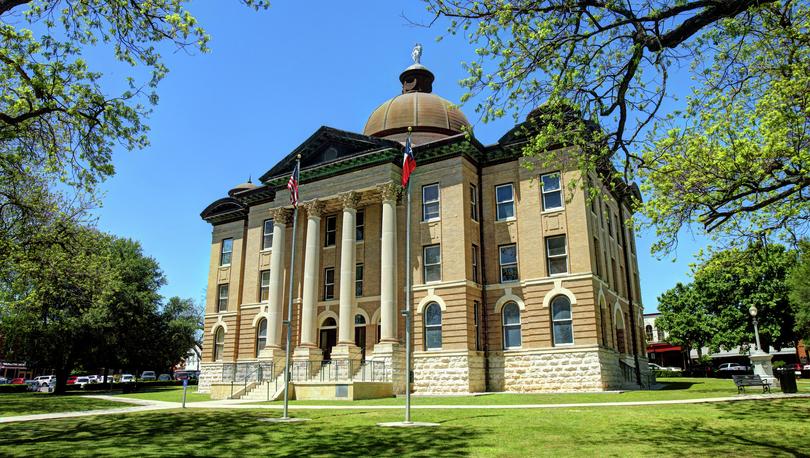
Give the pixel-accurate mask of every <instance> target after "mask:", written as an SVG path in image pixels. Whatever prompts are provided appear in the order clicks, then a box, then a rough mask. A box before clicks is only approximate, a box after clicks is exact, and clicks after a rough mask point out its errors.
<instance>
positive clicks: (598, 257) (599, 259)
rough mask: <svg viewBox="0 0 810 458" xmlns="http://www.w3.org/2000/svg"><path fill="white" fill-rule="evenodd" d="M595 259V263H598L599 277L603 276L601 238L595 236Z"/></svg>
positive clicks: (597, 271)
mask: <svg viewBox="0 0 810 458" xmlns="http://www.w3.org/2000/svg"><path fill="white" fill-rule="evenodd" d="M593 260H594V264H595V265H596V269H594V271H595V272H596V276H597V277H600V278H601V277H602V248H601V247H600V246H599V238H598V237H596V236H594V238H593Z"/></svg>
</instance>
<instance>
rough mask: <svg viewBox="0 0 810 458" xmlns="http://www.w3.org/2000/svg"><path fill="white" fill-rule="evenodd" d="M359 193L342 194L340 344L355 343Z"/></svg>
mask: <svg viewBox="0 0 810 458" xmlns="http://www.w3.org/2000/svg"><path fill="white" fill-rule="evenodd" d="M359 197H360V196H359V195H358V194H357V193H355V192H347V193H344V194H341V195H340V200H341V201H342V203H343V226H342V234H341V240H340V312H339V315H340V316H339V318H340V323H339V324H338V345H354V309H355V300H356V299H355V297H354V276H355V250H356V248H355V242H356V240H355V237H356V236H355V231H356V225H355V216H356V213H357V203H358V200H359Z"/></svg>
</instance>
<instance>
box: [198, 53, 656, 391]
mask: <svg viewBox="0 0 810 458" xmlns="http://www.w3.org/2000/svg"><path fill="white" fill-rule="evenodd" d="M399 79H400V82H401V83H402V91H401V94H399V95H396V96H395V97H393V98H391V99H389V100H387V101H385V102H384V103H382V104H381V105H380V106H379V107H377V108H376V109H374V110H373V111H372V112H371V115H370V117H369V118H368V121H367V123H366V125H365V127H364V128H363V130H362V133H354V132H347V131H342V130H338V129H334V128H330V127H321V128H319V129H317V130H316V131H315V133H313V134H312V136H310V137H309V138H308V139H306V140H305V141H304V142H303V143H302V144H301V145H300V146H298V147H297V148H296V149H295V150H293V151H292V152H290V154H288V155H287V156H286V157H285V158H284V159H282V160H281V161H280V162H279V163H277V164H275V165H274V166H273V167H272V168H271V169H270V170H269V171H267V172H266V173H265V174H264V175H262V176H261V178H260V183H257V184H253V183H250V182H248V183H244V184H241V185H238V186H236V187H234V188H233V189H231V190H230V191H229V192H228V193H227V196H226V197H223V198H221V199H219V200H217V201H215V202H213V203H212V204H210V205H209V206H208V207H207V208H206V209H205V210H204V211H203V212H202V214H201V216H202V218H203V219H204V220H205V221H207V222H208V223H210V224H211V225H212V229H213V231H212V239H211V265H210V271H209V277H208V295H207V304H206V313H205V332H204V344H203V355H202V361H203V362H202V372H203V374H202V376H201V390H202V391H205V390H207V389H210V387H211V385H212V384H214V385H216V384H217V383H218V382H221V381H226V380H233V377H238V375H234V374H236V372H237V368H238V367H243V368H250V367H252V366H251V364H259V363H264V364H265V366H264V367H268V365H271V366H272V367H274V368H275V369H274V372H273V374H274V376H275V374H279V373H281V372H282V371H281V370H280V368H281V367H283V360H284V347H285V333H286V328H285V327H284V321H285V320H286V316H287V304H288V301H289V299H290V297H289V295H290V294H292V301H291V303H292V308H293V319H292V323H291V325H292V349H291V350H292V351H293V367H294V368H295V375H294V379H295V380H296V381H297V382H300V383H302V384H304V383H306V382H307V381H312V380H315V381H319V380H320V381H323V380H332V378H331V377H332V376H331V375H328V374H335V375H336V378H341V376H342V378H343V379H344V380H346V381H349V382H351V381H352V380H353V379H356V375H357V374H359V371H360V370H361V369H362V370H363V371H365V370H366V369H367V368H368V367H369V364H371V363H375V364H376V370H377V376H375V377H376V378H375V380H383V381H384V382H388V383H391V384H392V388H391V389H392V390H393V391H394V392H402V390H403V389H404V379H405V374H404V364H405V356H406V355H405V348H404V338H405V320H404V318H403V316H402V314H401V312H402V311H403V310H404V309H405V294H406V291H405V269H406V268H407V267H406V266H405V250H406V249H408V247H406V244H405V223H406V214H405V213H406V206H405V198H404V196H403V194H402V191H401V186H400V180H401V170H402V169H401V166H402V151H403V144H404V142H405V139H406V136H407V134H408V128H409V127H410V128H412V132H413V133H412V142H413V145H414V155H415V157H416V161H417V164H418V166H417V168H416V171H415V172H414V174H413V175H412V176H411V189H412V192H411V196H412V205H411V221H412V235H411V244H410V247H409V249H410V254H411V259H412V262H411V264H412V265H411V266H410V268H411V273H412V279H413V287H412V301H413V302H412V303H413V311H414V315H413V316H414V320H413V323H414V325H413V335H414V341H413V352H412V355H411V357H412V361H413V370H414V384H413V391H414V392H416V393H450V392H481V391H526V392H535V391H598V390H606V389H615V388H623V387H624V388H627V387H633V386H634V387H638V385H637V383H638V382H639V381H640V380H641V381H643V380H644V375H645V373H646V372H647V360H646V357H645V356H646V355H645V352H644V349H645V343H644V332H643V320H642V318H641V315H642V305H641V303H640V298H641V295H640V292H639V273H638V266H637V262H636V247H635V242H634V234H633V232H632V230H631V229H629V228H628V227H627V226H626V225H625V224H624V222H625V221H626V219H627V218H629V216H630V209H629V208H628V204H627V203H622V202H626V201H627V200H628V199H627V198H626V197H623V196H628V195H630V194H633V195H635V196H638V191H637V189H636V188H635V186H625V185H624V184H622V183H620V184H618V185H613V186H612V187H611V189H607V188H603V192H602V193H601V196H599V197H597V198H595V199H592V200H589V199H588V198H587V197H586V194H585V192H584V191H583V190H582V187H581V186H580V187H576V188H575V187H570V186H568V184H569V183H571V182H572V180H577V179H578V177H579V172H578V171H575V170H563V169H561V168H560V167H559V166H558V167H548V168H542V169H541V168H539V167H536V168H534V169H533V170H531V171H530V170H529V169H528V168H527V167H524V166H523V165H521V160H522V159H521V149H522V148H523V146H524V145H525V143H526V141H527V132H530V131H531V129H527V128H526V127H527V126H530V124H531V123H522V124H521V125H518V126H516V127H515V128H514V129H512V130H510V131H509V132H506V133H505V135H503V137H501V139H500V140H498V142H497V143H495V144H492V145H483V144H481V143H480V142H479V141H477V140H476V139H475V138H474V136H471V135H465V131H466V129H467V128H468V127H469V126H470V124H469V122H468V120H467V118H466V117H465V115H464V114H463V113H462V112H461V111H460V110H459V109H458V108H456V107H455V106H454V105H453V104H451V103H450V102H449V101H447V100H445V99H443V98H441V97H439V96H438V95H436V94H434V93H433V92H432V84H433V80H434V75H433V74H432V73H431V72H430V71H429V70H428V69H427V68H426V67H424V66H423V65H421V64H420V63H419V62H418V59H416V63H415V64H414V65H411V66H410V67H408V68H407V69H406V70H405V71H404V72H403V73H402V74H401V75H400V77H399ZM530 116H531V115H530ZM313 121H316V120H313ZM299 155H300V158H301V172H300V200H301V201H302V204H301V206H299V207H298V209H297V212H298V220H297V221H298V223H297V230H296V232H295V233H293V231H292V226H293V224H292V223H293V208H292V206H291V205H290V198H289V192H288V191H287V189H286V185H287V181H288V179H289V176H290V173H291V171H292V169H293V167H294V164H295V160H296V157H297V156H299ZM246 174H247V173H246ZM580 181H582V182H586V183H589V185H590V186H599V187H602V186H603V184H602V183H603V181H602V180H600V178H599V176H597V175H594V176H591V177H587V180H580ZM605 196H609V197H605ZM293 239H295V241H294V242H293ZM293 243H295V244H296V248H295V258H294V260H293V261H292V263H291V262H290V253H291V250H292V246H293ZM290 275H293V276H294V277H293V279H294V281H293V285H292V292H290V291H289V287H288V282H289V280H290ZM341 362H343V363H350V364H344V365H343V366H340V365H339V364H338V363H341ZM240 365H241V366H240ZM338 367H343V368H344V369H341V370H340V371H339V370H338V369H337V368H338ZM302 368H303V369H302ZM265 370H266V369H265ZM332 370H334V371H333V372H330V371H332ZM239 371H242V372H244V373H247V372H250V369H244V371H243V370H242V369H239ZM339 373H340V374H339ZM302 374H303V375H302ZM324 374H327V376H326V378H325V375H324ZM341 374H342V375H341ZM364 374H365V372H364ZM380 374H382V376H381V375H380ZM243 375H244V374H243ZM244 376H245V377H247V375H244ZM380 377H382V378H380Z"/></svg>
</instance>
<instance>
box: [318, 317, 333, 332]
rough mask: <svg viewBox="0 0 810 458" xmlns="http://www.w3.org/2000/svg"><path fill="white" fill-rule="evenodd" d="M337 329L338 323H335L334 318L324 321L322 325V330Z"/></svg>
mask: <svg viewBox="0 0 810 458" xmlns="http://www.w3.org/2000/svg"><path fill="white" fill-rule="evenodd" d="M336 327H337V322H335V319H334V318H332V317H329V318H327V319H325V320H323V324H321V328H322V329H323V328H336Z"/></svg>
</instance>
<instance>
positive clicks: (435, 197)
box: [422, 183, 439, 221]
mask: <svg viewBox="0 0 810 458" xmlns="http://www.w3.org/2000/svg"><path fill="white" fill-rule="evenodd" d="M437 219H439V183H433V184H427V185H425V186H422V221H435V220H437Z"/></svg>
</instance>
